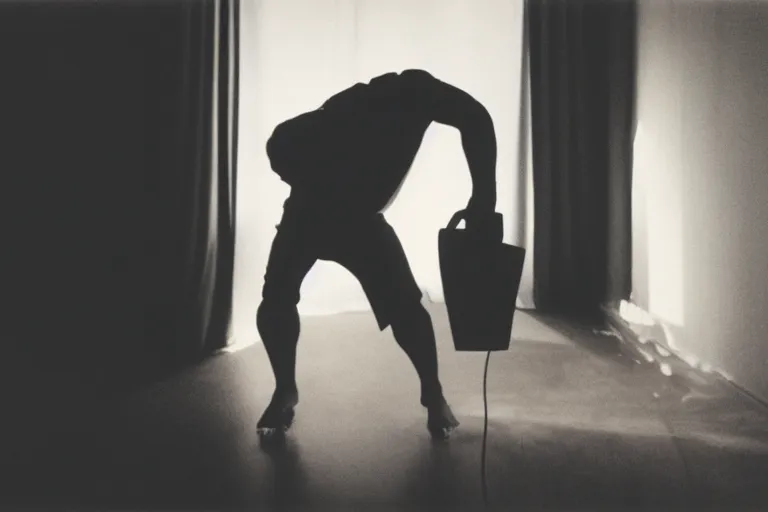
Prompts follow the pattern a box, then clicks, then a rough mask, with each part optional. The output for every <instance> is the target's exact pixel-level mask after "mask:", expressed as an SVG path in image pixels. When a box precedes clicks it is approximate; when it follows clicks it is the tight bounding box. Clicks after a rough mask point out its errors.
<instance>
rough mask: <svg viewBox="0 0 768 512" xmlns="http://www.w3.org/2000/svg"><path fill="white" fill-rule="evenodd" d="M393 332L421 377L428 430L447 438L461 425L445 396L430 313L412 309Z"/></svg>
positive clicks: (399, 320)
mask: <svg viewBox="0 0 768 512" xmlns="http://www.w3.org/2000/svg"><path fill="white" fill-rule="evenodd" d="M392 333H393V334H394V336H395V340H396V341H397V344H398V345H400V347H401V348H402V349H403V351H404V352H405V353H406V354H407V355H408V358H409V359H410V360H411V363H413V366H414V368H416V372H417V373H418V375H419V380H420V381H421V405H423V406H424V407H426V409H427V429H428V430H429V432H430V434H432V436H433V437H436V438H438V439H447V438H448V437H449V436H450V434H451V432H452V431H453V430H454V429H455V428H456V427H458V426H459V422H458V420H456V417H455V416H454V415H453V412H452V411H451V408H450V406H449V405H448V403H447V402H446V400H445V397H444V396H443V389H442V385H441V384H440V379H439V377H438V365H437V346H436V342H435V331H434V328H433V326H432V319H431V318H430V317H429V313H428V312H427V310H426V309H424V306H422V305H421V304H417V305H416V306H413V307H411V308H408V309H407V311H406V312H404V313H402V314H400V315H398V316H397V320H395V321H393V322H392Z"/></svg>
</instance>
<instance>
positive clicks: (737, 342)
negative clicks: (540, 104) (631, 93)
mask: <svg viewBox="0 0 768 512" xmlns="http://www.w3.org/2000/svg"><path fill="white" fill-rule="evenodd" d="M638 4H639V12H638V15H639V26H638V82H637V129H636V134H635V143H634V158H635V161H634V187H633V188H634V190H633V240H632V243H633V295H632V300H633V302H634V303H636V304H637V305H639V306H640V307H642V308H643V309H645V310H647V311H648V312H650V313H651V314H652V315H653V317H654V318H655V319H656V320H657V321H659V322H661V323H662V324H663V325H664V326H665V329H666V332H667V338H668V339H667V340H666V341H667V343H668V344H669V345H670V346H671V347H672V348H675V349H677V350H679V351H680V352H682V353H684V354H688V355H690V356H693V359H694V360H698V361H700V362H702V363H703V364H705V365H711V366H712V367H713V368H715V369H716V370H719V371H721V372H722V373H723V374H724V375H725V376H726V377H729V378H731V379H733V380H734V381H735V382H736V383H737V384H739V385H740V386H742V387H744V388H745V389H747V390H749V391H751V392H752V393H754V394H755V395H757V396H759V397H762V398H763V399H768V373H767V372H766V362H768V338H767V337H766V334H767V332H768V329H767V328H768V321H767V320H766V316H767V315H766V311H768V258H766V253H768V199H767V198H768V169H767V168H766V167H767V166H768V144H766V134H768V101H767V100H766V98H768V3H765V2H757V1H754V2H746V1H729V2H725V1H693V0H654V1H653V2H642V1H641V2H638Z"/></svg>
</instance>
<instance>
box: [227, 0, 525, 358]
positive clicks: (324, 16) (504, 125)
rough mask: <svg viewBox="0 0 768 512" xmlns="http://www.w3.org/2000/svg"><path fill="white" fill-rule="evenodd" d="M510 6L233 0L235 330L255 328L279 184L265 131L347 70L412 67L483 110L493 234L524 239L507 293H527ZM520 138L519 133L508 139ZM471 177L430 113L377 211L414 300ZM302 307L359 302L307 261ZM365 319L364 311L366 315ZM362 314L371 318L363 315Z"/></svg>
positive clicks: (430, 283)
mask: <svg viewBox="0 0 768 512" xmlns="http://www.w3.org/2000/svg"><path fill="white" fill-rule="evenodd" d="M523 5H524V2H523V1H522V0H521V1H509V0H242V11H241V23H242V27H241V93H240V94H241V100H240V108H241V112H240V141H241V143H240V155H239V162H240V164H239V168H240V172H239V176H238V180H239V181H238V194H239V196H238V201H237V205H238V212H237V218H238V226H237V230H238V232H237V253H236V263H235V297H234V319H233V322H234V331H233V332H234V336H235V338H236V340H237V342H238V343H243V342H246V341H251V340H258V333H257V331H256V324H255V318H256V316H255V315H256V308H257V306H258V304H259V302H260V300H261V287H262V285H263V276H264V271H265V269H266V263H267V257H268V255H269V249H270V244H271V242H272V238H273V236H274V234H275V224H277V223H278V222H279V219H280V215H281V213H282V204H283V201H284V200H285V198H286V197H287V196H288V193H289V191H290V189H289V188H288V186H287V185H285V184H284V183H282V182H281V181H280V180H279V178H278V177H277V176H276V175H274V174H273V173H272V171H271V169H270V167H269V162H268V160H267V157H266V154H265V149H264V148H265V143H266V140H267V138H268V137H269V135H270V134H271V132H272V129H273V128H274V127H275V126H276V125H277V124H278V123H280V122H281V121H283V120H285V119H287V118H290V117H293V116H295V115H298V114H300V113H302V112H305V111H308V110H313V109H315V108H317V107H319V106H320V105H321V104H322V103H323V101H324V100H325V99H326V98H327V97H329V96H331V95H332V94H334V93H336V92H338V91H340V90H342V89H344V88H346V87H349V86H350V85H352V84H354V83H355V82H367V81H368V80H370V79H371V78H372V77H374V76H377V75H380V74H382V73H386V72H389V71H402V70H404V69H407V68H423V69H426V70H428V71H430V72H431V73H432V74H434V75H435V76H437V77H439V78H440V79H442V80H444V81H446V82H449V83H451V84H453V85H455V86H457V87H459V88H461V89H464V90H465V91H467V92H469V93H470V94H472V95H473V96H474V97H475V98H477V99H478V100H479V101H480V102H482V103H483V104H484V105H485V106H486V107H487V109H488V110H489V111H490V113H491V115H492V117H493V119H494V122H495V125H496V133H497V139H498V167H497V183H498V202H497V210H498V211H500V212H502V213H503V214H504V223H505V231H506V232H505V241H506V242H508V243H513V244H515V245H522V246H525V247H527V249H528V250H529V255H530V256H529V257H527V258H526V259H527V268H526V271H525V274H524V276H523V281H522V284H521V289H520V294H519V297H518V305H519V306H520V307H522V308H530V307H533V300H532V296H533V294H532V287H533V280H532V269H531V264H530V262H531V260H532V247H533V245H532V240H533V238H532V226H533V217H532V203H531V200H530V198H531V197H532V185H531V179H530V172H529V169H530V165H529V164H528V163H529V161H530V158H529V151H528V150H527V148H529V147H530V144H526V143H525V141H526V140H527V137H526V136H525V134H523V136H521V128H523V131H524V132H525V133H527V132H528V130H525V129H524V128H525V126H527V120H526V122H525V123H521V115H523V114H524V113H525V112H527V109H524V108H521V106H522V103H523V102H522V101H521V98H524V97H527V94H521V91H523V92H525V91H527V85H525V84H527V80H523V78H524V74H525V73H524V72H523V61H524V60H523ZM521 141H522V142H521ZM470 193H471V180H470V175H469V170H468V168H467V163H466V160H465V157H464V153H463V151H462V147H461V138H460V135H459V132H458V131H457V130H455V129H453V128H449V127H445V126H441V125H437V124H434V125H433V126H432V127H430V128H429V131H428V132H427V134H426V136H425V139H424V143H423V145H422V148H421V150H420V152H419V154H418V156H417V158H416V160H415V162H414V164H413V168H412V170H411V173H410V175H409V177H408V178H407V181H406V183H405V184H404V186H403V188H402V190H401V193H400V195H399V196H398V199H397V201H396V202H395V203H393V205H392V206H391V207H390V209H389V210H388V211H387V212H386V214H385V215H386V217H387V219H388V220H389V222H390V223H391V224H392V225H393V227H394V228H395V230H396V231H397V233H398V235H399V236H400V239H401V240H402V243H403V246H404V248H405V251H406V253H407V255H408V258H409V260H410V263H411V267H412V268H413V271H414V274H415V276H416V279H417V281H418V282H419V284H420V285H421V287H422V289H423V290H424V291H425V300H432V301H435V302H442V300H443V294H442V286H441V283H440V268H439V265H438V253H437V234H438V230H439V229H440V228H441V227H444V226H445V225H446V224H447V222H448V220H449V219H450V217H451V215H452V214H453V213H454V212H455V211H456V210H459V209H461V208H463V207H464V206H465V205H466V203H467V200H468V199H469V196H470ZM301 295H302V299H301V302H300V304H299V311H300V313H301V314H303V315H309V314H330V313H337V312H343V311H352V310H369V309H370V308H369V305H368V302H367V300H366V298H365V295H364V293H363V291H362V288H361V287H360V285H359V284H358V282H357V281H356V280H355V278H354V277H353V276H352V275H351V274H349V273H348V272H347V271H346V270H345V269H344V268H342V267H340V266H338V265H336V264H335V263H330V262H318V263H317V264H316V265H315V267H314V268H313V269H312V270H311V271H310V273H309V275H308V276H307V278H306V280H305V282H304V284H303V286H302V289H301ZM371 322H374V320H373V316H371ZM372 325H373V324H372Z"/></svg>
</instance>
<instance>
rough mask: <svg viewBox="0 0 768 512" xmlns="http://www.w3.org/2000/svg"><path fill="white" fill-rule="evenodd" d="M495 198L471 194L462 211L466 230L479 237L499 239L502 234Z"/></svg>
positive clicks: (501, 222)
mask: <svg viewBox="0 0 768 512" xmlns="http://www.w3.org/2000/svg"><path fill="white" fill-rule="evenodd" d="M495 203H496V201H495V198H490V197H482V196H477V195H473V196H472V199H470V200H469V204H467V208H466V209H465V213H464V221H465V222H466V230H467V231H468V232H469V233H471V234H473V235H477V236H478V237H479V238H483V239H490V240H494V241H501V240H502V238H503V236H504V227H503V220H502V216H501V214H499V213H496V211H495V210H494V208H495Z"/></svg>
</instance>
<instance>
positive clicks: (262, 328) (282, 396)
mask: <svg viewBox="0 0 768 512" xmlns="http://www.w3.org/2000/svg"><path fill="white" fill-rule="evenodd" d="M257 326H258V328H259V334H260V335H261V338H262V342H263V343H264V348H265V349H266V351H267V355H268V356H269V362H270V363H271V365H272V372H273V373H274V375H275V384H276V385H275V392H274V394H273V395H272V400H271V401H270V403H269V406H267V409H266V410H265V411H264V414H263V415H262V416H261V419H260V420H259V422H258V424H257V426H256V428H257V431H258V432H259V433H261V434H265V435H270V434H274V433H276V432H279V431H286V430H288V428H290V426H291V423H292V422H293V415H294V407H296V405H297V404H298V403H299V392H298V387H297V386H296V346H297V344H298V341H299V330H300V324H299V313H298V310H297V309H296V306H295V305H291V304H287V305H286V304H277V303H273V302H268V301H264V302H262V303H261V305H260V306H259V311H258V314H257Z"/></svg>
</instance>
